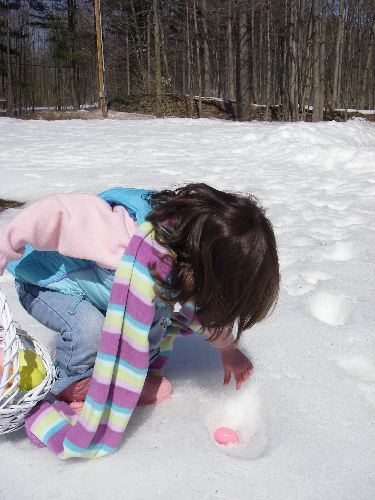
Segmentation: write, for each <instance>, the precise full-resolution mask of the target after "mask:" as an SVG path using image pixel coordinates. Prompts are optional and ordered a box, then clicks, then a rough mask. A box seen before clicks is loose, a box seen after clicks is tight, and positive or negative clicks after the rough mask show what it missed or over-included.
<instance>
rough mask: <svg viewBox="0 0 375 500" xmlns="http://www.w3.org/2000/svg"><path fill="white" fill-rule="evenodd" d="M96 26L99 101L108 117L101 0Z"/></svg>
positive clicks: (96, 0)
mask: <svg viewBox="0 0 375 500" xmlns="http://www.w3.org/2000/svg"><path fill="white" fill-rule="evenodd" d="M95 28H96V49H97V54H98V80H99V102H100V109H101V111H102V115H103V118H107V116H108V109H107V101H106V91H105V79H104V72H105V70H104V54H103V32H102V17H101V10H100V0H95Z"/></svg>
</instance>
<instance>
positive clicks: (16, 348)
mask: <svg viewBox="0 0 375 500" xmlns="http://www.w3.org/2000/svg"><path fill="white" fill-rule="evenodd" d="M0 347H1V348H2V349H3V350H4V361H3V372H2V376H1V377H0V434H6V433H8V432H13V431H16V430H17V429H19V428H20V427H22V426H23V424H24V422H25V420H26V417H27V415H28V413H29V412H30V410H31V409H32V408H33V406H35V405H36V404H37V403H38V401H41V400H42V399H44V398H45V396H46V395H47V394H48V392H49V391H50V389H51V387H52V384H53V383H54V381H55V376H56V373H55V367H54V365H53V364H52V360H51V357H50V355H49V353H48V351H47V350H46V349H45V347H43V345H42V344H41V343H40V342H39V341H38V340H37V339H36V338H34V337H32V336H31V335H29V334H28V333H27V332H25V331H24V330H22V329H21V328H17V327H16V325H15V323H14V320H13V315H12V313H11V311H10V309H9V305H8V302H7V299H6V296H5V295H4V294H3V293H2V292H1V290H0ZM22 349H31V350H33V351H35V352H36V354H38V355H39V356H40V358H41V359H42V361H43V364H44V366H45V370H46V376H45V378H44V380H43V381H42V382H41V383H40V384H39V385H38V386H37V387H34V388H33V389H31V390H29V391H24V390H21V389H20V388H19V382H20V373H19V359H18V353H19V352H20V351H21V350H22Z"/></svg>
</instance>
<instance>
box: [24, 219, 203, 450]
mask: <svg viewBox="0 0 375 500" xmlns="http://www.w3.org/2000/svg"><path fill="white" fill-rule="evenodd" d="M163 254H165V249H163V248H162V247H161V246H160V245H159V244H158V243H157V242H156V241H155V240H154V236H153V229H152V225H151V224H150V223H149V222H145V223H144V224H142V225H141V226H140V227H139V230H138V231H137V233H136V234H135V235H134V236H133V238H132V239H131V241H130V244H129V246H128V248H127V250H126V252H125V253H124V255H123V257H122V259H121V261H120V264H119V266H118V268H117V270H116V275H115V278H114V282H113V286H112V290H111V294H110V299H109V305H108V309H107V314H106V317H105V321H104V325H103V330H102V334H101V340H100V344H99V349H98V354H97V358H96V362H95V367H94V373H93V377H92V381H91V383H90V388H89V392H88V395H87V397H86V400H85V403H84V406H83V409H82V412H81V414H80V415H79V417H77V416H76V415H75V414H74V412H73V411H72V410H71V408H70V407H69V406H68V405H67V404H66V403H64V402H61V401H58V402H54V403H52V404H51V403H48V402H43V403H41V404H40V405H39V406H37V407H36V408H35V409H34V411H33V412H32V413H31V414H30V416H29V417H28V419H27V421H26V430H27V433H28V435H29V437H30V439H31V440H32V441H33V442H34V443H35V444H37V445H38V446H46V447H47V448H49V449H50V450H51V451H52V452H53V453H55V454H56V455H57V456H58V457H59V458H61V459H68V458H73V457H78V458H99V457H102V456H104V455H107V454H108V453H111V452H113V451H115V450H116V448H117V447H118V446H119V444H120V442H121V439H122V437H123V433H124V431H125V429H126V426H127V424H128V422H129V419H130V417H131V415H132V413H133V410H134V408H135V406H136V404H137V402H138V399H139V396H140V394H141V391H142V388H143V384H144V381H145V378H146V375H147V372H148V370H149V368H150V372H152V373H153V374H159V375H160V374H161V371H162V369H163V366H164V364H165V363H166V361H167V359H168V356H169V354H170V351H171V349H172V344H173V339H174V338H175V335H177V334H188V333H192V331H191V330H195V331H199V329H200V325H199V323H198V322H194V320H193V317H194V310H193V307H192V306H191V305H189V304H186V305H184V307H183V310H181V311H180V313H179V314H178V316H179V320H178V321H179V324H178V325H177V326H176V325H175V326H174V327H173V328H172V329H171V331H170V332H169V334H168V335H167V336H166V337H165V338H164V339H163V341H162V344H161V346H160V347H161V352H160V355H159V357H158V358H156V360H155V361H154V362H153V363H152V364H151V365H150V367H149V353H148V350H149V346H148V333H149V329H150V327H151V324H152V320H153V317H154V310H155V306H154V303H153V299H154V298H155V291H154V284H155V283H154V280H153V279H152V276H151V274H150V272H149V269H148V266H149V265H150V264H152V263H154V264H155V265H156V268H157V271H158V272H159V274H160V276H161V277H162V278H163V279H164V278H166V277H167V275H168V273H169V272H170V263H169V262H168V261H167V260H166V259H164V260H163V259H161V255H163ZM192 320H193V322H192Z"/></svg>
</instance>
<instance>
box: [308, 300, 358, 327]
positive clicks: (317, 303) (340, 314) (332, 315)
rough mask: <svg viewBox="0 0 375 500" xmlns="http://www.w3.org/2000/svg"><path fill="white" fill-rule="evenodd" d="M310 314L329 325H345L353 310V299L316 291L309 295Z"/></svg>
mask: <svg viewBox="0 0 375 500" xmlns="http://www.w3.org/2000/svg"><path fill="white" fill-rule="evenodd" d="M309 308H310V313H311V315H312V316H313V317H314V318H316V319H318V320H319V321H322V322H323V323H327V324H328V325H330V326H343V325H346V324H347V323H348V322H349V321H350V320H351V317H352V314H353V310H354V303H353V300H352V299H350V298H349V297H346V296H344V295H335V294H333V293H330V292H316V293H314V294H313V295H311V297H309Z"/></svg>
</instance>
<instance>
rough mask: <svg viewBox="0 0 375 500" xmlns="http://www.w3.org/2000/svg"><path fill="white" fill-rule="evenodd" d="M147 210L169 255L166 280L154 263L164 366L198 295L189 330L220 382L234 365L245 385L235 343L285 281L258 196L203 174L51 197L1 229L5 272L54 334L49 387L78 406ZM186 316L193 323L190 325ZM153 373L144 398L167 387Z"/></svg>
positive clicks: (156, 345) (153, 340)
mask: <svg viewBox="0 0 375 500" xmlns="http://www.w3.org/2000/svg"><path fill="white" fill-rule="evenodd" d="M144 220H147V221H149V222H151V224H152V227H153V229H154V232H155V239H156V241H157V243H158V244H160V245H161V247H162V248H164V250H165V256H166V258H167V259H169V260H170V261H171V271H170V273H169V275H168V276H167V278H166V279H164V280H163V279H162V278H161V276H160V275H159V273H158V272H157V270H156V269H155V267H153V266H152V265H151V264H148V266H149V268H150V270H151V274H152V276H153V278H154V280H155V283H156V287H157V294H156V295H157V297H156V299H155V301H154V306H155V309H154V318H153V321H152V324H151V328H150V331H149V334H148V342H149V363H150V366H154V368H155V367H156V368H158V367H159V368H160V367H162V364H163V362H162V360H160V359H159V358H160V356H159V350H160V344H161V342H162V341H163V338H165V337H166V335H168V332H169V330H170V329H172V328H173V327H174V326H175V325H176V324H178V323H179V321H180V319H179V315H178V310H179V308H180V307H181V306H180V304H187V303H193V304H194V308H195V312H194V321H195V327H194V331H197V330H198V331H200V332H201V333H202V334H203V335H204V336H205V337H206V338H207V339H208V341H209V342H210V343H211V345H212V346H214V347H215V348H217V349H219V351H220V355H221V360H222V363H223V368H224V384H225V385H226V384H228V383H229V381H230V379H231V376H232V375H233V377H234V379H235V383H236V388H237V389H239V388H240V387H241V384H242V383H243V382H244V381H245V380H247V379H248V378H249V377H250V375H251V373H252V370H253V367H252V364H251V362H250V360H249V359H248V358H247V357H246V356H245V355H244V354H243V353H242V352H241V351H240V350H239V349H238V348H237V343H238V341H239V339H240V337H241V335H242V334H243V332H244V331H245V330H247V329H249V328H251V327H252V326H253V325H254V324H255V323H257V322H259V321H260V320H262V319H264V318H265V317H266V315H267V313H268V312H269V311H270V309H271V308H272V306H273V305H274V304H275V303H276V300H277V296H278V291H279V264H278V256H277V248H276V241H275V236H274V232H273V229H272V226H271V223H270V222H269V220H268V219H267V218H266V216H265V213H264V210H263V209H262V208H261V207H260V206H259V205H258V203H257V202H256V201H255V199H254V198H252V197H251V196H245V195H238V194H230V193H226V192H222V191H218V190H216V189H214V188H212V187H210V186H208V185H206V184H189V185H187V186H185V187H182V188H178V189H176V190H173V191H172V190H165V191H161V192H151V191H145V190H140V189H127V188H114V189H110V190H108V191H105V192H103V193H101V194H100V195H98V196H95V195H89V194H56V195H51V196H47V197H45V198H42V199H41V200H39V201H37V202H35V203H33V204H31V205H29V206H27V207H26V208H24V209H23V210H22V212H21V213H20V214H19V215H17V216H16V217H15V218H14V219H13V220H12V221H11V222H10V224H9V225H8V226H7V227H5V228H1V231H0V274H2V273H3V272H4V269H5V267H6V266H7V268H8V269H9V271H11V272H12V273H13V274H14V275H15V277H16V288H17V292H18V295H19V299H20V302H21V304H22V305H23V307H24V308H25V309H26V311H27V312H28V313H29V314H30V315H31V316H33V317H34V318H35V319H36V320H38V321H39V322H40V323H42V324H43V325H45V326H46V327H47V328H50V329H51V330H54V331H56V332H58V334H59V335H58V339H57V347H56V360H55V364H56V367H57V373H58V378H57V381H56V383H55V385H54V387H53V391H52V392H53V393H54V394H55V395H56V396H57V397H58V398H59V399H61V400H63V401H66V402H68V403H69V404H70V405H71V407H72V408H73V409H74V410H75V411H76V412H79V410H80V409H81V407H82V405H83V403H82V402H83V401H84V399H85V396H86V394H87V391H88V387H89V383H90V378H91V375H92V372H93V366H94V362H95V358H96V354H97V350H98V343H99V339H100V334H101V331H102V326H103V321H104V316H105V314H106V309H107V305H108V300H109V295H110V290H111V286H112V282H113V278H114V274H115V270H116V268H117V267H118V265H119V261H120V259H121V256H122V255H123V253H124V250H126V248H127V246H128V245H129V242H130V241H131V240H132V237H133V236H134V234H135V233H136V231H137V226H138V225H139V224H141V223H143V222H144ZM197 322H198V325H199V328H197V327H196V323H197ZM183 326H184V329H185V332H186V333H188V330H189V328H190V327H191V325H189V324H187V323H186V322H185V324H184V325H183ZM158 363H159V364H158ZM152 373H155V370H154V371H153V372H152ZM152 373H151V370H150V372H149V374H148V376H147V377H146V380H145V383H144V386H143V391H142V393H141V396H140V398H139V401H138V403H141V404H150V403H156V402H159V401H161V400H163V399H166V398H168V397H169V396H170V394H171V393H172V386H171V384H170V382H169V381H168V380H167V379H166V378H164V377H161V376H156V375H154V374H152ZM159 375H160V374H159Z"/></svg>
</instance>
